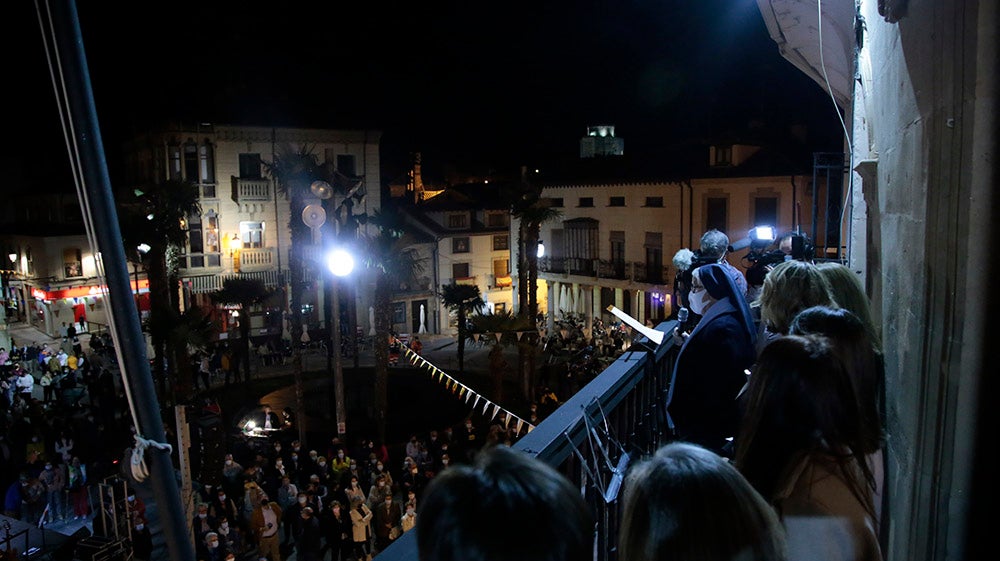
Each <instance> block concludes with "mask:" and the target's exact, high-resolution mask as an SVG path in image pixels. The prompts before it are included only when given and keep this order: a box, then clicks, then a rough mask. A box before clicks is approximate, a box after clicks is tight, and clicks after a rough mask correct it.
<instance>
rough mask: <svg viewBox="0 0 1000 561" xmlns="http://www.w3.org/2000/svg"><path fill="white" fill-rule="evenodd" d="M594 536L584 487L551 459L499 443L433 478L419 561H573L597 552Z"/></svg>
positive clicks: (420, 527) (420, 523) (420, 525)
mask: <svg viewBox="0 0 1000 561" xmlns="http://www.w3.org/2000/svg"><path fill="white" fill-rule="evenodd" d="M499 528H502V529H503V531H498V529H499ZM593 534H594V523H593V519H592V517H591V514H590V511H589V509H588V508H587V505H586V503H584V501H583V499H582V498H581V497H580V490H579V489H576V488H574V486H573V485H572V484H571V483H570V482H569V481H568V480H567V479H566V478H565V477H563V476H562V475H561V474H559V473H558V472H557V471H555V470H554V469H553V468H551V467H550V466H548V465H547V464H545V463H544V462H542V461H540V460H537V459H535V458H532V457H530V456H527V455H525V454H523V453H521V452H517V451H514V450H512V449H510V448H508V447H506V446H496V447H494V448H490V449H488V450H487V451H485V452H483V453H482V454H480V455H479V456H478V457H477V458H476V463H475V465H474V466H455V467H453V468H451V469H448V470H446V471H445V472H443V473H441V474H440V475H438V476H437V477H435V478H434V480H432V482H431V484H430V485H429V486H428V488H427V493H426V494H425V496H424V498H423V499H422V506H421V510H420V516H419V517H418V518H417V552H418V557H419V559H420V561H452V560H456V561H457V560H460V559H491V560H493V561H508V560H509V561H542V560H545V561H570V560H579V559H588V558H590V557H591V556H592V555H593V550H594V544H593ZM515 537H516V538H515Z"/></svg>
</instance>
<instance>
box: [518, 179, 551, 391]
mask: <svg viewBox="0 0 1000 561" xmlns="http://www.w3.org/2000/svg"><path fill="white" fill-rule="evenodd" d="M518 187H519V189H518V190H517V192H519V193H520V197H518V198H517V199H515V200H514V202H513V204H512V205H511V214H512V215H513V216H514V217H515V218H517V219H518V220H519V222H518V230H517V275H518V281H517V297H518V302H519V306H518V316H520V317H521V318H525V319H530V321H531V322H532V324H533V323H534V321H535V318H536V317H538V253H537V248H538V241H539V235H540V231H541V226H542V224H544V223H545V222H549V221H551V220H557V219H558V218H559V217H560V216H561V215H562V213H561V212H560V211H559V210H558V209H556V208H553V207H551V206H549V205H548V203H547V201H545V200H544V199H542V198H541V188H540V187H539V186H537V185H536V184H534V183H531V182H529V181H528V179H527V173H526V171H525V170H523V169H522V177H521V183H520V184H519V185H518ZM537 349H538V336H537V334H534V333H529V334H528V335H526V336H524V337H523V338H522V339H521V340H520V341H518V353H517V356H518V361H517V362H518V364H517V369H518V373H519V374H520V377H521V387H522V390H523V391H524V395H525V397H526V398H527V399H531V398H532V395H531V394H532V392H533V391H534V378H535V352H536V351H537Z"/></svg>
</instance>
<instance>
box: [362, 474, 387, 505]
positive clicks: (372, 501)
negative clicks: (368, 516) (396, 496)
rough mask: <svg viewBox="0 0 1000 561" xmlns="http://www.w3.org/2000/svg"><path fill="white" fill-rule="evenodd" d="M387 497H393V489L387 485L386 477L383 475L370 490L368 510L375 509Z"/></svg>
mask: <svg viewBox="0 0 1000 561" xmlns="http://www.w3.org/2000/svg"><path fill="white" fill-rule="evenodd" d="M386 497H392V488H390V487H389V486H388V485H386V482H385V475H381V476H379V477H377V478H376V479H375V483H373V484H372V486H371V488H370V489H369V490H368V501H367V503H368V508H371V509H375V508H376V507H378V506H379V505H381V504H382V501H383V500H385V498H386Z"/></svg>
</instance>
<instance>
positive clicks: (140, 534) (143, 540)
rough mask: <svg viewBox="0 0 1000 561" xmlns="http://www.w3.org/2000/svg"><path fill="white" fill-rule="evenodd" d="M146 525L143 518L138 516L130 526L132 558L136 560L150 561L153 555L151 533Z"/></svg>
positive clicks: (147, 523) (146, 522)
mask: <svg viewBox="0 0 1000 561" xmlns="http://www.w3.org/2000/svg"><path fill="white" fill-rule="evenodd" d="M148 525H149V522H148V521H147V520H146V519H145V518H139V519H137V520H135V523H134V524H133V526H132V558H133V559H135V560H136V561H150V559H152V557H153V534H152V532H150V531H149V526H148Z"/></svg>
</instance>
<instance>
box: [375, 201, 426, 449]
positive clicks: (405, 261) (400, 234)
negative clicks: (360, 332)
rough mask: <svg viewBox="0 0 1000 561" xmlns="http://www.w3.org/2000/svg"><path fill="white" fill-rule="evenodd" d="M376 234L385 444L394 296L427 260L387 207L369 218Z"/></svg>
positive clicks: (378, 379) (378, 406) (378, 386)
mask: <svg viewBox="0 0 1000 561" xmlns="http://www.w3.org/2000/svg"><path fill="white" fill-rule="evenodd" d="M368 223H369V224H371V225H374V226H375V228H376V232H377V233H376V234H375V235H373V236H367V237H365V238H364V244H365V256H366V257H365V265H366V266H367V267H368V268H369V269H372V270H373V271H375V295H374V302H373V305H374V308H375V344H374V347H375V425H376V432H377V433H378V438H379V442H385V427H386V415H387V409H388V388H389V336H390V334H391V332H392V295H393V293H394V292H395V290H396V289H397V288H398V287H399V285H400V283H404V282H409V281H412V280H413V278H414V277H416V276H417V275H419V274H420V273H421V272H422V271H423V267H424V265H423V260H422V259H421V258H419V257H418V255H417V251H416V250H415V249H414V248H413V247H412V244H413V243H414V238H413V236H412V234H411V232H410V230H409V228H408V227H407V226H406V224H405V222H404V220H403V217H402V215H401V214H399V212H398V211H397V210H396V209H395V207H392V206H385V207H383V208H382V210H381V211H376V212H375V214H373V215H372V216H371V217H369V218H368Z"/></svg>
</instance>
